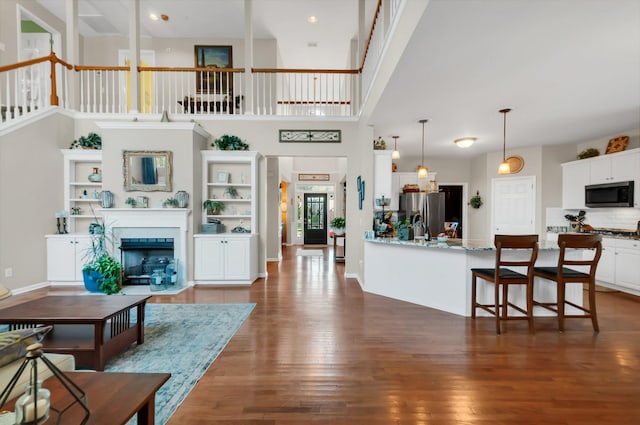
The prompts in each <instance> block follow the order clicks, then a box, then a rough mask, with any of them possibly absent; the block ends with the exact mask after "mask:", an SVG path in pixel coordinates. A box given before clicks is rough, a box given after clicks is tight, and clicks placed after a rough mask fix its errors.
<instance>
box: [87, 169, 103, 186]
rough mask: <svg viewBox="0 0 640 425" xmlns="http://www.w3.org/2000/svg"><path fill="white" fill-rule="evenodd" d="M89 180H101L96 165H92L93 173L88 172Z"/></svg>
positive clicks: (96, 181) (97, 181)
mask: <svg viewBox="0 0 640 425" xmlns="http://www.w3.org/2000/svg"><path fill="white" fill-rule="evenodd" d="M89 181H90V182H91V183H101V182H102V174H101V173H100V169H99V168H98V167H93V173H91V174H89Z"/></svg>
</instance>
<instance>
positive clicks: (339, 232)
mask: <svg viewBox="0 0 640 425" xmlns="http://www.w3.org/2000/svg"><path fill="white" fill-rule="evenodd" d="M333 234H334V235H336V236H342V235H344V227H341V228H339V229H338V228H335V229H333Z"/></svg>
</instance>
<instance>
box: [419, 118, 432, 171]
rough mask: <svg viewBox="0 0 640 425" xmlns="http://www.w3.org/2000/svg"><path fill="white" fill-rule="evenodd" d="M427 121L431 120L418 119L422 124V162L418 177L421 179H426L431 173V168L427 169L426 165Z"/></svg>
mask: <svg viewBox="0 0 640 425" xmlns="http://www.w3.org/2000/svg"><path fill="white" fill-rule="evenodd" d="M427 121H429V120H420V121H418V122H419V123H420V124H422V161H421V162H420V165H419V166H418V178H419V179H426V178H427V175H428V174H429V170H428V169H427V167H425V166H424V125H425V124H426V123H427Z"/></svg>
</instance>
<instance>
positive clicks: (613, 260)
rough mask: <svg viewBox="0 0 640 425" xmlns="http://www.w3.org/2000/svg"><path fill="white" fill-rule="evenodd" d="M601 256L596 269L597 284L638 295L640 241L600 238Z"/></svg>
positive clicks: (639, 291)
mask: <svg viewBox="0 0 640 425" xmlns="http://www.w3.org/2000/svg"><path fill="white" fill-rule="evenodd" d="M602 246H603V250H602V256H601V257H600V261H599V262H598V268H597V269H596V280H597V281H598V283H599V284H601V285H603V286H607V287H611V288H615V289H619V290H621V291H624V292H629V293H631V294H635V295H640V273H638V264H640V241H638V240H633V239H613V238H602Z"/></svg>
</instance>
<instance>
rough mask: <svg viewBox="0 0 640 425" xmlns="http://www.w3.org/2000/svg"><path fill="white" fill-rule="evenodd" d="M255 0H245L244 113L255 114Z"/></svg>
mask: <svg viewBox="0 0 640 425" xmlns="http://www.w3.org/2000/svg"><path fill="white" fill-rule="evenodd" d="M252 20H253V0H244V108H245V109H244V113H245V114H253V78H252V77H253V76H252V75H251V68H252V67H253V25H252Z"/></svg>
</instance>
